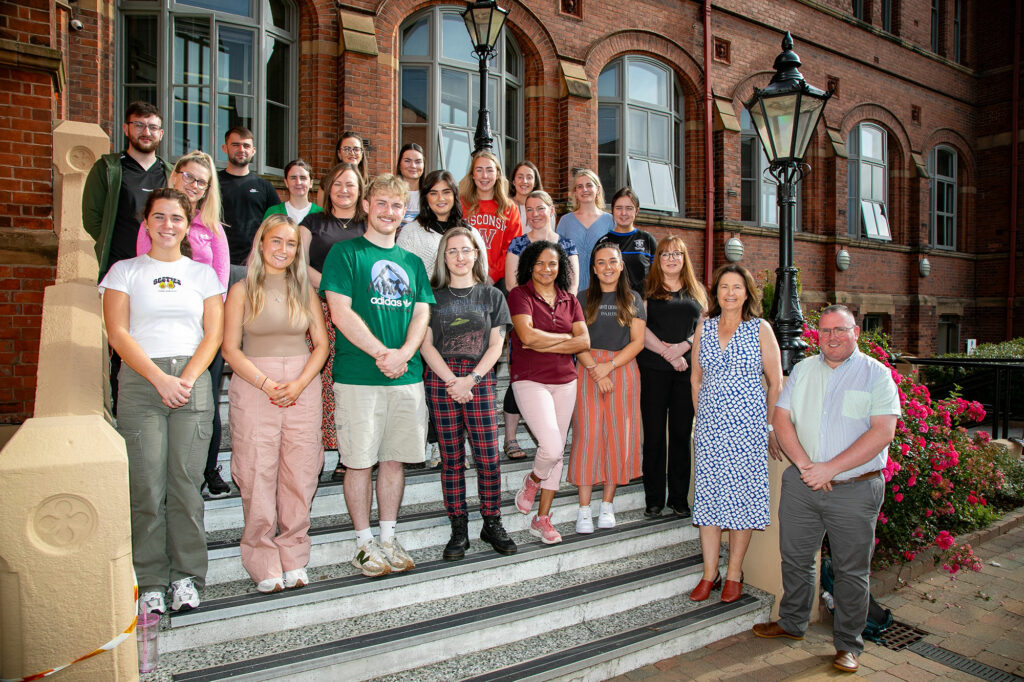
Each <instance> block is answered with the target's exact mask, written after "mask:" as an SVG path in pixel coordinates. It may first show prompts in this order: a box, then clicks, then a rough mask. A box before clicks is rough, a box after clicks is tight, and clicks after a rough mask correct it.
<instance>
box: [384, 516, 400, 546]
mask: <svg viewBox="0 0 1024 682" xmlns="http://www.w3.org/2000/svg"><path fill="white" fill-rule="evenodd" d="M397 523H398V521H381V522H380V541H381V542H391V541H392V540H394V539H395V525H396V524H397Z"/></svg>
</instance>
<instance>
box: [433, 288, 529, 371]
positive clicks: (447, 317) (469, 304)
mask: <svg viewBox="0 0 1024 682" xmlns="http://www.w3.org/2000/svg"><path fill="white" fill-rule="evenodd" d="M434 298H435V299H437V305H435V306H433V307H432V308H431V310H430V332H431V334H432V335H433V339H434V348H436V349H437V351H438V352H439V353H440V354H441V357H443V358H444V359H445V360H451V359H456V358H457V359H460V360H472V361H473V362H480V358H482V357H483V355H484V352H485V351H486V350H487V346H488V345H489V344H490V339H491V330H492V329H494V328H495V327H507V326H509V325H511V324H512V318H511V317H510V316H509V314H508V305H507V304H506V303H505V297H504V296H502V295H501V292H500V291H498V290H497V289H495V288H494V287H490V286H487V285H486V284H476V285H474V286H473V287H472V288H470V289H454V288H451V287H445V288H443V289H435V290H434Z"/></svg>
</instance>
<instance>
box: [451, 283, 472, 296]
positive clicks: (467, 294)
mask: <svg viewBox="0 0 1024 682" xmlns="http://www.w3.org/2000/svg"><path fill="white" fill-rule="evenodd" d="M448 293H449V294H451V295H452V296H454V297H455V298H466V297H467V296H469V295H470V294H471V293H473V287H470V288H469V291H467V292H466V293H464V294H462V296H459V295H458V294H457V293H455V292H454V291H452V286H451V285H450V284H449V285H448Z"/></svg>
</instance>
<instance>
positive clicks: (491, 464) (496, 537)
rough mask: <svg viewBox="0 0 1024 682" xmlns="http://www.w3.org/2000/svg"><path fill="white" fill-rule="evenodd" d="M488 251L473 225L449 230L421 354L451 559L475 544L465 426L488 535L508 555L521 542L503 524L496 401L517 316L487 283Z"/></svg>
mask: <svg viewBox="0 0 1024 682" xmlns="http://www.w3.org/2000/svg"><path fill="white" fill-rule="evenodd" d="M486 262H487V254H486V253H484V252H482V251H481V249H480V247H479V246H478V245H477V243H476V241H475V240H474V239H473V233H472V232H471V231H470V229H469V228H467V227H463V226H458V227H453V228H451V229H450V230H448V231H447V232H446V233H445V234H444V235H443V236H442V237H441V242H440V244H439V246H438V250H437V264H436V267H435V268H434V276H433V278H432V279H431V282H430V284H431V286H432V287H433V289H434V299H435V300H436V301H437V302H436V303H435V304H434V305H433V306H432V310H431V313H430V327H428V328H427V334H426V336H425V337H424V339H423V345H422V347H421V348H420V353H421V354H422V356H423V359H424V360H425V361H426V363H427V370H426V372H425V376H424V387H425V389H426V394H427V407H428V408H429V409H430V416H431V417H432V419H433V420H434V424H435V425H436V427H437V439H438V443H439V444H440V446H441V487H442V490H443V491H444V507H445V511H446V512H447V513H448V520H449V521H450V522H451V525H452V536H451V539H450V540H449V541H448V544H447V546H445V548H444V555H443V556H444V558H445V559H449V560H455V559H461V558H463V557H464V556H465V555H466V550H467V549H469V527H468V518H469V517H468V516H467V514H466V475H465V469H464V459H465V450H464V449H463V446H462V435H463V430H464V429H465V430H466V431H468V432H469V442H470V444H471V445H472V446H473V459H474V460H475V461H476V472H477V489H478V492H479V496H480V515H481V516H482V517H483V528H482V529H481V531H480V539H481V540H483V541H484V542H488V543H490V545H491V546H492V547H493V548H494V550H495V551H496V552H498V553H500V554H515V552H516V544H515V543H514V542H513V541H512V539H511V538H509V536H508V533H507V532H505V528H504V527H503V526H502V525H501V473H500V471H499V469H498V413H497V408H496V407H495V403H494V390H495V378H494V371H493V370H494V363H495V362H497V361H498V357H499V356H500V355H501V349H502V346H503V345H504V342H505V331H506V329H507V327H508V326H509V324H511V322H512V318H511V317H509V313H508V306H507V305H506V304H505V298H504V297H503V296H502V295H501V292H499V291H498V290H497V289H495V288H494V287H492V286H488V285H486V284H484V280H485V278H486V275H485V272H486V271H485V270H484V267H485V264H486Z"/></svg>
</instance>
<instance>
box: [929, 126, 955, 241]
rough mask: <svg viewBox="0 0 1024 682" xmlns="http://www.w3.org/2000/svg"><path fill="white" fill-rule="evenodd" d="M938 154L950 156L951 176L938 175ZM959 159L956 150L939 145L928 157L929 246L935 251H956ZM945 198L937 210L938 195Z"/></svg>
mask: <svg viewBox="0 0 1024 682" xmlns="http://www.w3.org/2000/svg"><path fill="white" fill-rule="evenodd" d="M940 153H943V154H949V155H950V156H951V163H950V166H951V171H952V173H951V175H942V174H940V173H939V159H938V155H939V154H940ZM958 164H959V158H958V156H957V153H956V150H955V149H953V148H952V147H948V146H946V145H939V146H937V147H935V148H934V149H932V151H931V153H930V154H929V155H928V175H929V176H930V177H931V181H930V183H929V184H930V187H929V189H930V194H931V199H930V211H929V212H930V214H931V215H930V217H931V220H930V225H931V230H930V233H931V239H930V242H931V245H932V246H934V247H935V248H937V249H950V250H956V240H957V229H956V228H957V204H958V202H959V196H958V191H957V190H958V187H957V170H958ZM940 193H941V194H943V195H944V196H945V198H946V201H945V206H943V210H940V209H939V195H940Z"/></svg>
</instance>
